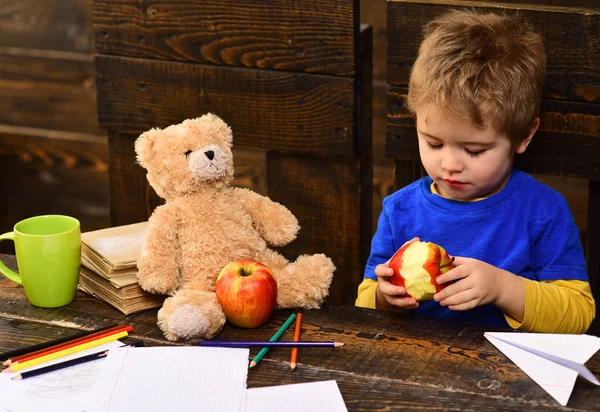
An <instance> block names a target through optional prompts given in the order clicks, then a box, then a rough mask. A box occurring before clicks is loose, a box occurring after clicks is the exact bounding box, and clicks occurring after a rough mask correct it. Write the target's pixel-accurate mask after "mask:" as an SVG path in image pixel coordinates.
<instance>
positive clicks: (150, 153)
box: [135, 128, 162, 168]
mask: <svg viewBox="0 0 600 412" xmlns="http://www.w3.org/2000/svg"><path fill="white" fill-rule="evenodd" d="M161 132H162V130H160V129H158V128H154V129H150V130H148V131H147V132H144V133H142V134H141V135H140V137H138V138H137V139H136V141H135V153H136V154H137V161H138V163H139V164H140V165H142V167H144V168H147V166H148V163H149V162H150V160H151V159H152V158H153V157H154V153H155V145H156V141H157V140H158V138H159V136H160V134H161Z"/></svg>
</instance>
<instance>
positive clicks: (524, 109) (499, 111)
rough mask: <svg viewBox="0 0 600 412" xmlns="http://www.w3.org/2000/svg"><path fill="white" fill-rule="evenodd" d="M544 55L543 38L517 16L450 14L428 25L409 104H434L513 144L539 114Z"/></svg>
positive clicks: (412, 78)
mask: <svg viewBox="0 0 600 412" xmlns="http://www.w3.org/2000/svg"><path fill="white" fill-rule="evenodd" d="M545 70H546V57H545V54H544V47H543V44H542V39H541V36H540V35H538V34H536V33H534V32H533V30H532V28H531V27H530V26H529V25H528V24H527V23H526V22H525V21H524V20H523V19H522V18H520V17H518V16H507V15H499V14H493V13H488V14H481V13H476V12H474V11H468V10H453V11H451V12H449V13H446V14H444V15H442V16H440V17H438V18H436V19H434V20H433V21H431V22H430V23H429V24H427V26H426V28H425V39H424V40H423V42H422V43H421V47H420V48H419V55H418V57H417V60H416V62H415V64H414V66H413V69H412V71H411V74H410V80H409V85H408V86H409V89H408V98H407V106H408V108H409V110H410V111H411V112H412V113H413V114H414V113H415V111H416V109H417V108H418V107H419V106H420V105H422V104H429V103H433V104H435V105H436V106H439V107H440V109H441V110H443V111H445V112H446V113H447V114H448V115H449V116H451V117H452V118H454V119H456V120H460V121H470V122H471V123H472V124H473V125H474V126H476V127H484V126H485V124H486V120H488V119H489V120H491V121H492V125H493V126H494V127H495V128H496V130H498V131H500V132H502V133H504V134H506V136H508V138H509V139H510V141H511V143H512V144H513V145H516V144H518V143H520V142H521V141H523V140H524V139H526V138H527V137H528V135H529V133H530V131H531V128H532V126H533V124H534V122H535V120H536V118H537V117H538V116H539V110H540V100H541V93H542V86H543V82H544V75H545Z"/></svg>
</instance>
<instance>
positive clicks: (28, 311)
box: [0, 255, 600, 411]
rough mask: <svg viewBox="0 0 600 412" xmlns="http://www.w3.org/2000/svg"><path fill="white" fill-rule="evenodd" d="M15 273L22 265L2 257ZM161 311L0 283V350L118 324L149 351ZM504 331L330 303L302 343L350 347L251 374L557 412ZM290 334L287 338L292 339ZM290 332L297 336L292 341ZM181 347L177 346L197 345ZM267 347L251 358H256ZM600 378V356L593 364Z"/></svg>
mask: <svg viewBox="0 0 600 412" xmlns="http://www.w3.org/2000/svg"><path fill="white" fill-rule="evenodd" d="M0 258H1V259H2V260H3V261H5V262H7V263H8V264H9V266H10V267H13V268H14V257H11V256H6V255H3V256H0ZM290 313H291V311H289V310H285V311H276V312H275V313H274V315H273V317H272V318H271V319H270V320H269V321H268V322H267V323H266V324H265V325H264V326H262V327H260V328H257V329H240V328H235V327H232V326H230V325H226V326H225V328H224V329H223V331H222V332H221V333H220V334H219V335H218V336H217V337H216V339H219V340H267V339H269V338H270V337H271V336H272V334H273V333H274V331H275V330H277V329H278V328H279V327H280V326H281V324H282V323H283V322H284V321H285V319H287V317H288V316H289V314H290ZM155 317H156V309H152V310H148V311H145V312H140V313H137V314H133V315H129V316H124V315H122V314H121V313H120V312H118V311H116V310H115V309H113V308H112V307H110V306H108V305H107V304H105V303H103V302H100V301H98V300H97V299H95V298H92V297H90V296H88V295H86V294H84V293H81V292H78V293H77V296H76V299H75V301H74V302H72V303H71V304H69V305H67V306H65V307H62V308H56V309H41V308H36V307H34V306H32V305H30V304H29V303H28V302H27V300H26V298H25V294H24V293H23V289H22V288H21V287H20V286H16V285H15V284H14V283H12V282H10V281H8V280H6V279H3V278H0V351H6V350H10V349H14V348H17V347H21V346H23V345H29V344H34V343H38V342H42V341H46V340H49V339H52V338H55V337H58V336H67V335H69V334H72V333H74V332H76V331H79V330H91V329H94V328H98V327H100V326H104V325H107V324H111V323H121V322H122V323H126V324H129V325H132V326H133V332H132V334H131V337H132V338H137V339H143V340H144V341H145V342H146V345H164V344H166V343H168V342H167V341H166V340H165V339H164V337H162V333H161V332H160V330H159V328H158V326H157V325H156V318H155ZM487 330H496V329H494V328H489V327H486V326H484V325H476V324H469V323H452V322H444V321H439V320H433V319H426V318H411V317H409V316H406V315H404V314H399V313H391V312H382V311H375V310H368V309H361V308H356V307H353V306H331V305H325V306H324V307H323V308H322V309H320V310H310V311H304V312H303V339H305V340H319V341H327V340H335V341H340V342H344V343H345V344H346V345H345V346H344V347H342V348H339V349H335V350H331V349H313V350H303V351H300V353H299V366H298V368H297V369H296V370H295V371H291V370H290V368H289V350H285V349H278V348H275V349H271V350H270V351H269V354H268V356H266V357H265V358H264V359H263V360H262V361H261V363H260V364H259V365H258V367H257V368H255V369H253V370H252V371H250V373H249V375H248V386H249V387H259V386H269V385H275V384H285V383H296V382H298V383H299V382H310V381H317V380H327V379H335V380H336V381H337V383H338V385H339V387H340V390H341V392H342V396H343V397H344V400H345V402H346V405H347V407H348V409H349V410H351V411H354V410H423V409H430V408H436V409H440V410H467V411H479V410H498V409H502V410H511V411H512V410H515V411H516V410H526V409H532V410H536V411H537V410H559V408H561V407H560V406H559V405H558V404H557V403H556V402H555V401H554V400H552V398H551V397H550V396H549V395H548V394H547V393H546V392H544V391H543V390H542V389H541V388H540V387H539V386H538V385H537V384H535V383H534V382H533V381H532V380H531V379H530V378H529V377H527V375H525V374H524V373H523V372H522V371H521V370H520V369H519V368H518V367H516V366H515V365H514V364H513V363H512V362H511V361H510V360H508V358H506V357H505V356H504V355H502V353H501V352H499V351H498V350H497V349H496V348H495V347H494V346H493V345H491V344H490V343H489V342H488V341H487V340H486V339H485V338H484V337H483V332H484V331H487ZM292 333H293V332H292V331H288V332H286V334H284V335H283V337H282V340H288V339H290V338H291V334H292ZM288 334H289V335H288ZM194 343H196V341H194V340H190V341H183V342H178V343H175V344H176V345H190V344H194ZM258 350H259V348H256V349H252V350H251V356H253V355H254V354H255V353H256V352H257V351H258ZM586 366H587V367H588V368H589V369H590V370H591V371H592V373H594V374H596V375H598V374H599V373H600V355H598V354H596V355H595V356H593V357H592V358H591V359H590V360H589V361H588V362H587V364H586ZM595 389H596V387H595V386H593V385H587V384H585V383H584V382H582V381H578V382H577V384H576V385H575V388H574V391H573V394H572V396H571V399H570V401H569V408H571V409H572V410H576V411H579V410H581V411H583V410H597V409H598V408H599V407H600V395H599V394H598V391H596V390H595Z"/></svg>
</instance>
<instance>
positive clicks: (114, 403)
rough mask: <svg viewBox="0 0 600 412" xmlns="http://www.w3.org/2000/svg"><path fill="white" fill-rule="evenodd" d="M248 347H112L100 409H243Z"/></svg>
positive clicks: (99, 393)
mask: <svg viewBox="0 0 600 412" xmlns="http://www.w3.org/2000/svg"><path fill="white" fill-rule="evenodd" d="M249 353H250V351H249V350H248V349H231V348H205V347H204V348H203V347H193V346H186V347H149V348H119V349H114V350H111V351H110V352H109V354H108V357H107V359H106V363H105V365H104V369H103V371H102V374H101V377H100V379H99V382H98V388H97V391H96V396H97V404H98V411H102V412H108V411H161V412H167V411H177V412H184V411H239V410H240V409H241V407H242V402H243V398H244V393H245V391H246V377H247V375H248V356H249Z"/></svg>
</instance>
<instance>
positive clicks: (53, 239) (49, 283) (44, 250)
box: [0, 215, 81, 308]
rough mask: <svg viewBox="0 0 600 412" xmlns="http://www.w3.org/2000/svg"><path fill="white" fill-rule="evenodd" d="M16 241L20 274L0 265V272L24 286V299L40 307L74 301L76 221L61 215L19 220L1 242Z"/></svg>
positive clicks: (78, 251)
mask: <svg viewBox="0 0 600 412" xmlns="http://www.w3.org/2000/svg"><path fill="white" fill-rule="evenodd" d="M4 239H8V240H12V241H14V242H15V252H16V254H17V266H18V268H19V273H17V272H13V271H12V270H10V269H9V268H7V267H6V265H5V264H4V263H2V262H0V272H1V273H2V274H3V275H4V276H6V277H7V278H9V279H10V280H12V281H14V282H17V283H18V284H19V285H23V288H24V289H25V294H26V295H27V300H29V302H30V303H31V304H32V305H35V306H39V307H42V308H56V307H59V306H64V305H67V304H68V303H70V302H72V301H73V299H74V298H75V290H76V289H77V282H78V281H79V265H80V263H81V231H80V226H79V221H78V220H77V219H75V218H73V217H69V216H61V215H47V216H35V217H31V218H29V219H25V220H21V221H20V222H19V223H17V224H16V225H15V226H14V229H13V231H12V232H8V233H5V234H3V235H1V236H0V241H1V240H4Z"/></svg>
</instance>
